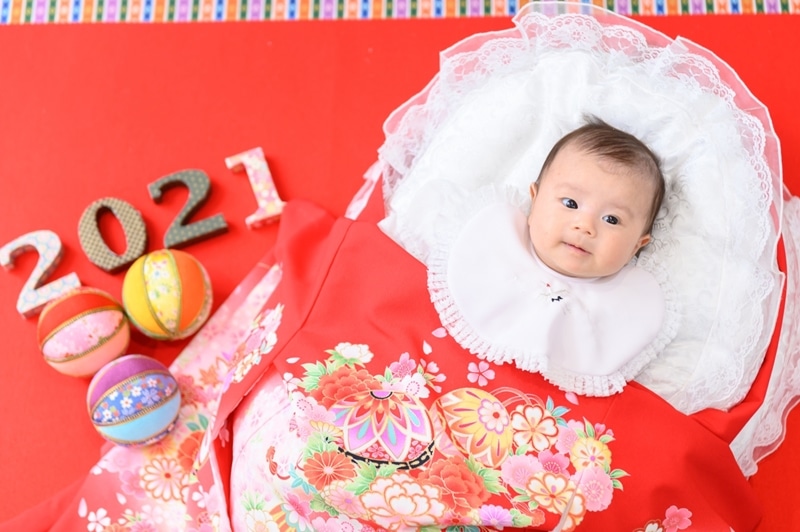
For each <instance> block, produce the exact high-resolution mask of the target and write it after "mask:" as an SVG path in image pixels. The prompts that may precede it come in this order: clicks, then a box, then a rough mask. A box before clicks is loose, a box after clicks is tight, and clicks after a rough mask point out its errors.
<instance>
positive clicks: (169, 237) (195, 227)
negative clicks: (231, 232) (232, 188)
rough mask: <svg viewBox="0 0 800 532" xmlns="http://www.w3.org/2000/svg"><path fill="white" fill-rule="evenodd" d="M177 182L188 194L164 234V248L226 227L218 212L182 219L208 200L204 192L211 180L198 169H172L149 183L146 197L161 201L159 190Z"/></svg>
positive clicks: (216, 232) (191, 241)
mask: <svg viewBox="0 0 800 532" xmlns="http://www.w3.org/2000/svg"><path fill="white" fill-rule="evenodd" d="M179 185H182V186H184V187H186V188H188V189H189V198H188V199H187V200H186V203H185V204H184V206H183V209H182V210H181V212H179V213H178V215H177V216H176V217H175V220H174V221H173V222H172V225H170V226H169V228H168V229H167V232H166V234H165V235H164V247H165V248H175V247H179V246H187V245H189V244H193V243H194V242H198V241H200V240H204V239H206V238H210V237H212V236H216V235H218V234H220V233H224V232H225V231H227V230H228V224H227V223H226V222H225V218H223V216H222V215H221V214H217V215H214V216H212V217H210V218H205V219H203V220H197V221H196V222H192V223H190V224H187V223H186V220H188V219H189V218H190V217H191V216H192V215H193V214H194V213H195V212H197V209H199V208H200V207H201V206H203V204H204V203H205V202H206V201H208V194H209V193H210V192H211V180H210V179H209V178H208V175H207V174H206V173H205V172H203V171H202V170H181V171H180V172H175V173H174V174H170V175H168V176H166V177H162V178H161V179H159V180H158V181H155V182H153V183H150V185H149V186H148V187H147V190H148V191H149V192H150V197H151V198H153V201H155V202H156V203H161V199H162V192H163V191H164V190H166V189H169V188H172V187H174V186H179Z"/></svg>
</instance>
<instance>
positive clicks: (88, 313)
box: [37, 287, 130, 377]
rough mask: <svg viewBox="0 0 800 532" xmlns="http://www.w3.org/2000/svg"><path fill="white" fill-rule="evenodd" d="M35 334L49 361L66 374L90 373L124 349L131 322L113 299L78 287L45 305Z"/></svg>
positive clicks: (100, 291)
mask: <svg viewBox="0 0 800 532" xmlns="http://www.w3.org/2000/svg"><path fill="white" fill-rule="evenodd" d="M37 336H38V340H39V349H41V351H42V354H43V355H44V359H45V361H46V362H47V363H48V364H50V365H51V366H52V367H54V368H55V369H56V370H58V371H60V372H61V373H64V374H66V375H71V376H73V377H89V376H91V375H93V374H94V373H95V372H96V371H97V370H98V369H100V368H101V367H103V366H104V365H105V364H107V363H108V362H110V361H112V360H114V359H115V358H117V357H118V356H120V355H122V354H123V353H124V352H125V350H126V349H127V348H128V343H129V342H130V326H129V324H128V319H127V318H126V317H125V313H124V311H123V309H122V305H120V304H119V302H118V301H117V300H116V299H114V298H113V297H111V296H110V295H109V294H107V293H106V292H103V291H102V290H97V289H95V288H89V287H80V288H76V289H74V290H71V291H69V292H68V293H66V294H64V295H63V296H61V297H59V298H57V299H54V300H53V301H51V302H50V303H48V304H47V305H46V306H45V307H44V309H43V310H42V313H41V314H39V323H38V327H37Z"/></svg>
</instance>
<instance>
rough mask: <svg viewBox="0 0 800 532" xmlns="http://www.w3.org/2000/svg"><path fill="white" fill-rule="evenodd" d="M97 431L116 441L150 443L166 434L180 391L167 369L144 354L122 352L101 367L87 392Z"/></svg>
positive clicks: (171, 424) (177, 407)
mask: <svg viewBox="0 0 800 532" xmlns="http://www.w3.org/2000/svg"><path fill="white" fill-rule="evenodd" d="M86 404H87V406H88V407H89V416H90V417H91V419H92V424H93V425H94V428H96V429H97V432H99V433H100V435H101V436H103V437H104V438H105V439H107V440H109V441H111V442H114V443H116V444H118V445H124V446H133V445H149V444H151V443H155V442H157V441H158V440H160V439H162V438H163V437H164V436H166V435H167V434H169V431H170V430H172V428H173V427H174V426H175V420H176V419H177V418H178V412H179V411H180V408H181V392H180V390H179V389H178V383H177V381H176V380H175V377H173V376H172V373H170V371H169V369H167V367H166V366H165V365H164V364H162V363H161V362H159V361H158V360H155V359H153V358H150V357H147V356H144V355H125V356H123V357H120V358H118V359H116V360H113V361H111V362H109V363H108V364H106V365H105V366H103V367H102V368H100V370H99V371H98V372H97V373H96V374H95V376H94V377H93V378H92V382H91V383H89V390H88V392H87V393H86Z"/></svg>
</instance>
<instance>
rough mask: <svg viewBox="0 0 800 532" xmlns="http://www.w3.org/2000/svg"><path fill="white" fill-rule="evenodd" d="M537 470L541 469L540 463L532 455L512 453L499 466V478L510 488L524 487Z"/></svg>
mask: <svg viewBox="0 0 800 532" xmlns="http://www.w3.org/2000/svg"><path fill="white" fill-rule="evenodd" d="M539 471H542V464H541V463H540V462H539V460H537V459H536V458H534V457H533V456H531V455H529V454H520V455H512V456H509V457H508V458H506V460H505V461H504V462H503V464H502V465H501V466H500V478H502V479H503V482H505V483H506V484H508V485H509V486H511V487H512V488H524V487H525V486H527V485H528V481H529V480H530V479H531V477H533V475H535V474H536V473H538V472H539Z"/></svg>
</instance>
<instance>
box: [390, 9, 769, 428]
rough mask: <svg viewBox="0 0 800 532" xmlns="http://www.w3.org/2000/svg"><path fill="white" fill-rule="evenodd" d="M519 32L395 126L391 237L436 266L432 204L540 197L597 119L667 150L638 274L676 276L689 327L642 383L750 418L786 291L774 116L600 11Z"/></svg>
mask: <svg viewBox="0 0 800 532" xmlns="http://www.w3.org/2000/svg"><path fill="white" fill-rule="evenodd" d="M514 24H515V28H513V29H509V30H505V31H500V32H493V33H486V34H478V35H474V36H472V37H470V38H468V39H466V40H464V41H461V42H460V43H458V44H456V45H454V46H452V47H451V48H449V49H448V50H446V51H444V52H443V53H442V54H441V61H440V71H439V73H438V74H437V75H436V77H434V79H433V80H432V81H431V82H430V83H429V84H428V86H427V87H425V89H424V90H422V91H421V92H420V93H418V94H417V95H415V96H414V97H412V98H411V99H410V100H409V101H407V102H406V103H405V104H404V105H402V106H401V107H400V108H398V109H397V110H396V111H395V112H394V113H393V114H392V115H391V116H390V117H389V118H388V120H387V121H386V123H385V126H384V129H385V133H386V141H385V143H384V144H383V146H382V147H381V148H380V151H379V154H380V171H381V174H382V175H383V178H384V197H385V202H386V208H387V219H394V222H395V223H393V224H389V225H391V226H392V227H394V228H395V229H394V232H393V233H392V232H391V231H390V232H389V234H390V236H392V238H394V239H395V240H396V241H397V242H398V243H400V244H401V245H403V246H404V247H405V248H406V249H408V250H409V252H411V253H413V254H414V255H415V256H417V257H419V258H421V260H423V261H424V260H425V257H426V256H428V250H426V249H425V247H426V246H427V245H428V243H429V242H432V241H433V240H434V239H433V235H432V233H434V232H435V228H432V227H431V228H430V232H431V234H424V233H425V230H424V229H423V230H422V232H420V227H423V228H424V227H426V225H425V222H426V217H429V216H430V214H431V212H432V210H435V209H436V205H435V204H432V202H431V200H430V195H429V194H428V192H429V191H431V190H435V189H437V188H440V187H443V188H444V189H446V190H448V191H457V193H455V194H454V195H453V196H454V197H459V194H467V193H469V191H474V190H477V189H479V188H481V187H484V186H486V185H489V184H493V185H505V186H511V187H513V188H515V189H517V190H518V191H519V192H520V193H521V194H522V195H527V190H528V186H529V185H530V183H531V181H532V180H534V179H535V178H536V176H537V174H538V170H539V168H540V167H541V164H542V162H543V160H544V158H545V156H546V155H547V153H548V152H549V150H550V147H552V145H553V144H554V143H555V142H556V141H557V140H558V139H559V138H560V137H561V136H563V135H564V134H565V133H567V132H568V131H570V130H572V129H574V128H576V127H578V126H580V125H581V124H582V123H583V120H584V117H585V116H586V115H594V116H597V117H599V118H601V119H602V120H604V121H606V122H607V123H609V124H611V125H613V126H615V127H618V128H620V129H622V130H625V131H627V132H629V133H631V134H633V135H635V136H637V137H638V138H640V139H641V140H643V141H644V142H645V143H646V144H647V145H648V146H649V147H650V148H651V149H653V150H654V151H655V152H656V153H657V154H658V155H659V156H660V158H661V159H662V163H663V169H664V173H665V177H666V180H667V195H666V198H665V202H664V206H663V208H662V210H661V211H660V213H659V215H658V218H657V220H656V225H655V227H654V230H653V242H652V243H651V244H650V245H648V246H647V247H646V248H645V250H644V251H643V252H642V253H641V256H640V258H639V263H638V265H639V266H641V267H645V268H648V265H658V266H659V267H660V268H663V269H665V270H666V271H667V272H668V274H669V280H670V282H671V284H672V286H673V287H674V288H675V292H676V294H675V297H676V298H677V299H678V301H677V305H678V307H679V308H681V309H682V313H683V316H682V319H681V320H680V322H679V325H678V330H677V332H676V335H675V338H674V340H673V341H672V342H671V343H669V344H668V345H667V346H666V347H665V348H664V350H663V352H662V353H661V354H660V356H658V357H657V358H656V359H655V360H653V361H652V362H650V363H649V364H648V365H647V366H645V367H644V369H643V370H642V371H641V372H640V373H639V374H638V376H637V377H636V380H637V381H638V382H640V383H642V384H644V385H645V386H647V387H649V388H650V389H652V390H653V391H654V392H656V393H658V394H659V395H661V396H662V397H663V398H664V399H666V400H667V401H669V402H670V403H671V404H672V405H673V406H674V407H675V408H677V409H679V410H681V411H683V412H685V413H691V412H696V411H698V410H701V409H703V408H708V407H713V408H722V409H726V408H729V407H731V406H733V405H735V404H736V403H737V402H739V401H741V399H742V398H743V397H744V395H745V394H746V393H747V390H748V389H749V388H750V386H751V384H752V382H753V379H754V378H755V375H756V373H757V372H758V369H759V366H760V364H761V362H762V360H763V358H764V354H765V352H766V349H767V346H768V344H769V341H770V338H771V337H772V333H773V328H774V327H775V322H776V318H777V308H778V303H779V300H780V293H781V286H782V274H781V273H780V271H779V270H778V267H777V263H776V249H777V243H778V238H779V235H780V220H781V213H782V194H781V187H782V184H781V167H780V150H779V145H778V140H777V138H776V136H775V134H774V132H773V130H772V124H771V121H770V118H769V115H768V113H767V111H766V109H765V107H764V106H763V105H762V104H761V103H760V102H758V101H757V100H756V99H755V98H754V97H753V95H752V94H751V93H750V92H749V91H748V90H747V88H746V87H745V86H744V84H743V83H742V82H741V80H740V79H739V78H738V76H737V75H736V73H735V72H734V71H733V70H732V69H731V68H730V67H729V66H728V65H727V64H725V63H724V62H722V61H721V60H720V59H719V58H717V57H716V56H714V55H713V54H711V53H710V52H709V51H707V50H705V49H703V48H701V47H699V46H697V45H695V44H693V43H691V42H689V41H687V40H685V39H681V38H678V39H676V40H672V39H670V38H668V37H666V36H665V35H663V34H661V33H659V32H657V31H655V30H653V29H650V28H648V27H646V26H644V25H642V24H640V23H637V22H636V21H633V20H631V19H628V18H626V17H622V16H619V15H616V14H614V13H611V12H608V11H605V10H603V9H600V8H597V7H594V6H591V5H587V4H574V3H561V2H533V3H529V4H527V5H525V6H524V7H523V8H522V9H521V11H520V12H519V14H518V15H517V16H516V17H515V18H514ZM426 197H427V200H426ZM437 201H438V198H437ZM429 219H430V218H429ZM406 220H409V221H410V220H413V221H414V223H412V224H407V225H405V224H404V221H406ZM404 227H406V229H404ZM409 228H410V229H409ZM429 237H430V238H429Z"/></svg>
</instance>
